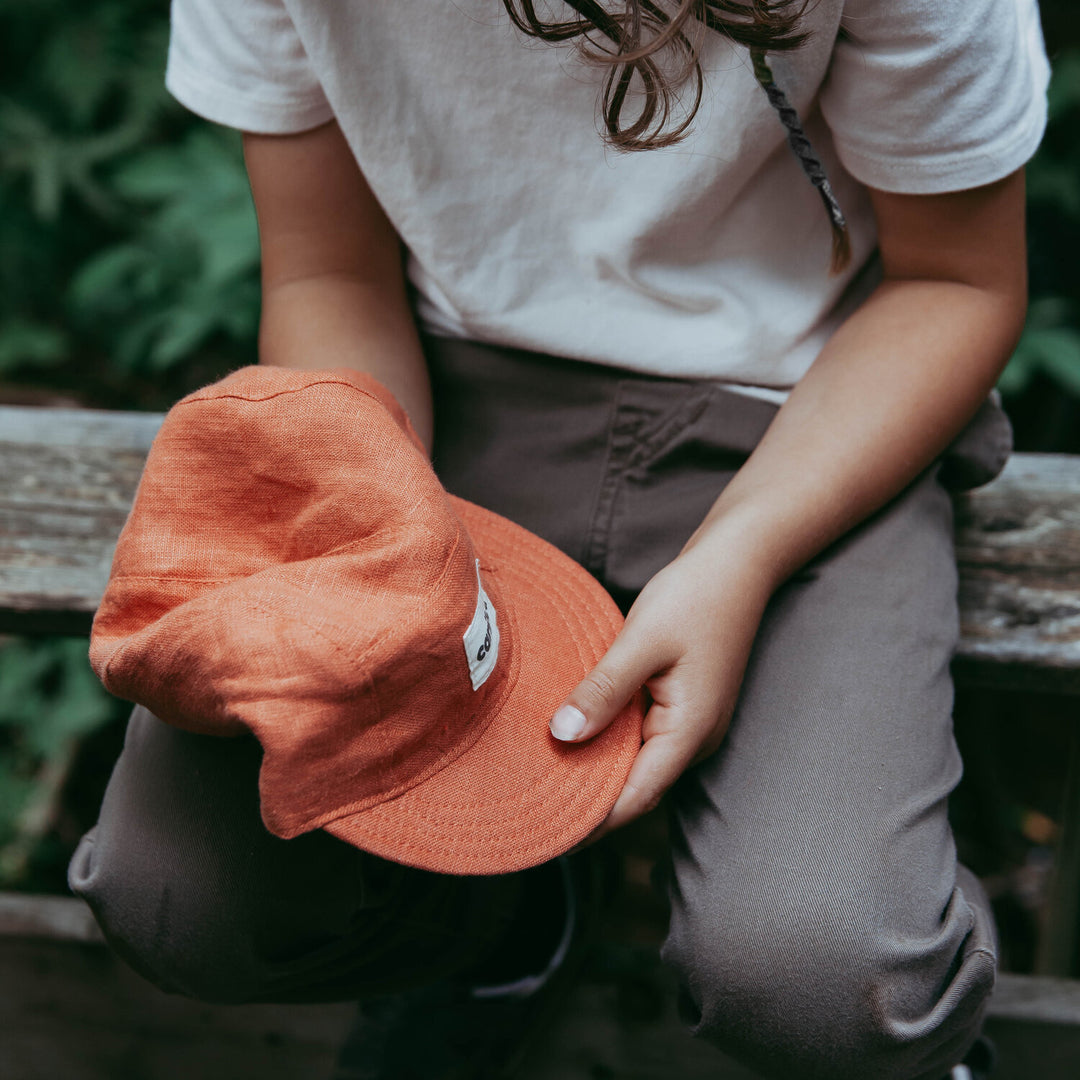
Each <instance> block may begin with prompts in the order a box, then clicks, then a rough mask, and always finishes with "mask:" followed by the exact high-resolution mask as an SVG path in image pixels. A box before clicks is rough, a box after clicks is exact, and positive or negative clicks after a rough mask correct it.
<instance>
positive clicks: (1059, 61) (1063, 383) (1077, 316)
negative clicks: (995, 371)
mask: <svg viewBox="0 0 1080 1080" xmlns="http://www.w3.org/2000/svg"><path fill="white" fill-rule="evenodd" d="M1077 132H1080V48H1073V49H1072V50H1069V51H1065V52H1063V53H1061V54H1060V55H1058V56H1056V57H1055V60H1054V74H1053V79H1052V81H1051V84H1050V123H1049V126H1048V129H1047V132H1046V137H1045V138H1044V140H1043V144H1042V146H1041V147H1040V149H1039V152H1038V154H1036V156H1035V158H1034V160H1033V161H1032V162H1031V164H1030V165H1029V166H1028V170H1027V180H1028V220H1029V228H1028V241H1029V246H1030V265H1031V305H1030V308H1029V311H1028V320H1027V325H1026V327H1025V328H1024V334H1023V337H1022V338H1021V339H1020V344H1019V345H1018V346H1017V349H1016V353H1015V354H1014V356H1013V358H1012V360H1011V362H1010V363H1009V366H1008V367H1007V368H1006V369H1005V372H1004V374H1003V375H1002V378H1001V381H1000V383H999V386H1000V388H1001V390H1002V393H1004V394H1006V395H1016V394H1019V393H1021V392H1023V391H1024V390H1025V389H1027V387H1028V386H1029V385H1030V384H1031V381H1032V380H1033V378H1034V377H1035V376H1036V375H1040V374H1041V375H1044V376H1046V377H1048V378H1049V379H1050V380H1051V381H1052V383H1053V384H1054V385H1056V386H1057V387H1058V389H1059V390H1062V391H1064V392H1065V393H1067V394H1071V395H1072V396H1073V397H1075V398H1078V399H1080V258H1078V257H1077V252H1078V251H1080V140H1078V139H1077Z"/></svg>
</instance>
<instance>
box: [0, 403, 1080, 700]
mask: <svg viewBox="0 0 1080 1080" xmlns="http://www.w3.org/2000/svg"><path fill="white" fill-rule="evenodd" d="M160 422H161V417H160V415H158V414H141V413H122V412H116V413H110V412H99V411H92V410H85V411H84V410H78V409H33V408H25V407H6V408H0V632H23V633H31V632H40V631H44V630H49V631H53V632H67V633H85V632H86V631H87V630H88V628H89V625H90V620H91V618H92V616H93V612H94V609H95V607H96V606H97V603H98V600H99V598H100V596H101V591H102V589H103V588H104V584H105V581H106V579H107V577H108V568H109V564H110V562H111V559H112V552H113V547H114V545H115V541H116V536H117V534H118V533H119V531H120V528H121V526H122V525H123V521H124V518H125V516H126V514H127V510H128V507H129V506H130V501H131V497H132V495H133V493H134V490H135V486H136V484H137V483H138V477H139V472H140V470H141V467H142V462H143V460H144V458H145V454H146V452H147V450H148V448H149V446H150V442H151V440H152V439H153V436H154V433H155V432H156V430H157V428H158V426H159V424H160ZM956 510H957V557H958V562H959V566H960V600H961V611H962V627H961V642H960V649H959V652H958V655H957V660H956V671H957V674H958V677H960V678H961V679H963V680H965V681H972V682H981V683H991V684H997V685H1015V686H1026V687H1032V688H1038V689H1043V690H1054V691H1069V692H1080V457H1073V456H1068V455H1053V454H1017V455H1015V456H1014V457H1013V459H1012V460H1011V461H1010V463H1009V465H1008V466H1007V467H1006V469H1005V472H1004V473H1003V474H1002V476H1001V477H999V478H998V479H997V480H995V481H994V482H993V483H992V484H989V485H988V486H987V487H985V488H981V489H979V490H978V491H975V492H972V493H970V494H968V495H965V496H961V497H960V498H958V499H957V503H956Z"/></svg>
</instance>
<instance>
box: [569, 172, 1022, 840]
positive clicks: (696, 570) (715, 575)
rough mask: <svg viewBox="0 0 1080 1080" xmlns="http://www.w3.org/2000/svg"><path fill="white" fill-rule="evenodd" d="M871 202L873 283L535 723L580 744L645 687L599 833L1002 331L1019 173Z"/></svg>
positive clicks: (965, 410) (961, 414) (987, 378)
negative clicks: (585, 670)
mask: <svg viewBox="0 0 1080 1080" xmlns="http://www.w3.org/2000/svg"><path fill="white" fill-rule="evenodd" d="M872 195H873V199H874V208H875V212H876V214H877V218H878V226H879V235H880V246H881V253H882V258H883V262H884V270H885V277H884V280H883V282H882V284H881V285H880V286H879V288H878V289H877V290H876V292H875V293H874V294H873V295H872V296H871V298H870V299H869V300H868V301H867V302H866V303H865V304H864V305H863V306H862V307H861V308H860V309H859V310H858V311H857V312H856V313H855V314H854V315H853V316H852V317H851V318H850V319H849V320H848V321H847V322H846V323H845V324H844V325H843V326H842V327H841V329H840V330H839V331H838V332H837V333H836V334H835V336H834V337H833V338H832V340H831V341H830V342H829V344H828V346H827V347H826V348H825V350H824V351H823V352H822V353H821V355H820V356H819V358H818V359H817V360H816V361H815V363H814V364H813V366H812V367H811V369H810V371H809V372H808V373H807V375H806V376H805V377H804V378H803V379H802V381H801V382H800V383H799V385H798V386H797V387H796V388H795V390H794V391H793V392H792V394H791V397H790V398H789V400H788V401H787V402H786V403H785V404H784V405H783V407H782V408H781V409H780V410H779V412H778V413H777V416H776V418H775V420H774V421H773V423H772V425H771V427H770V428H769V430H768V432H767V434H766V435H765V437H764V438H763V439H762V441H761V443H760V444H759V446H758V447H757V449H756V450H755V451H754V453H753V454H752V455H751V456H750V458H749V459H748V460H747V462H746V463H745V465H744V466H743V467H742V469H741V470H740V471H739V472H738V474H737V475H736V476H735V478H734V479H733V480H732V481H731V483H730V484H729V485H728V486H727V488H726V489H725V490H724V492H723V493H722V494H721V495H720V497H719V498H718V499H717V501H716V503H715V504H714V506H713V508H712V510H711V511H710V512H709V514H708V516H707V517H706V519H705V521H704V522H703V523H702V525H701V527H700V528H699V529H698V530H697V531H696V532H695V533H694V535H693V536H692V537H691V538H690V540H689V542H688V543H687V544H686V546H685V548H684V549H683V551H682V552H681V554H680V555H679V557H678V558H677V559H675V561H674V562H672V563H670V564H669V565H668V566H667V567H665V568H664V569H663V570H661V571H660V573H659V574H657V575H656V577H654V578H653V579H652V581H650V582H649V584H648V585H647V586H646V588H645V589H644V590H643V591H642V593H641V595H640V596H639V598H638V600H637V602H636V603H635V604H634V607H633V608H632V609H631V611H630V615H629V617H628V619H627V622H626V626H625V627H624V629H623V631H622V633H621V634H620V635H619V637H618V639H617V640H616V642H615V644H614V645H613V646H612V647H611V649H610V650H609V651H608V653H607V654H606V655H605V656H604V658H603V659H602V660H601V661H600V663H599V664H598V665H597V667H596V668H595V669H594V670H593V672H592V673H591V674H590V675H589V676H588V677H587V678H586V679H585V680H584V681H583V682H582V683H581V684H580V685H579V686H578V687H577V688H576V689H575V690H574V691H573V692H572V693H571V694H570V696H569V698H568V701H567V704H568V705H569V706H571V707H572V709H571V710H570V711H567V712H564V710H563V709H560V710H559V713H557V714H556V720H555V721H553V731H555V729H556V728H559V727H560V721H561V720H563V719H564V718H565V720H567V721H569V724H568V726H567V729H564V730H565V731H566V733H567V734H570V733H571V732H572V730H573V725H574V722H575V721H577V722H578V724H580V723H581V721H582V720H584V727H583V729H582V730H581V731H580V733H578V734H577V735H572V737H573V738H574V739H578V740H579V739H587V738H589V737H590V736H591V735H594V734H595V733H596V732H597V731H598V730H600V729H601V728H603V727H604V726H605V725H606V724H607V723H609V722H610V720H611V719H612V718H613V716H614V715H615V714H616V713H617V712H618V710H619V708H620V707H621V706H622V705H623V703H624V702H626V701H627V700H628V699H629V697H630V696H631V695H632V694H633V693H634V691H636V690H637V688H638V687H639V686H641V685H643V684H644V685H647V686H648V688H649V691H650V693H651V695H652V698H653V701H654V704H653V706H652V708H651V709H650V710H649V713H648V716H647V717H646V720H645V728H644V736H645V743H644V745H643V747H642V749H641V752H640V753H639V754H638V757H637V760H636V761H635V763H634V766H633V769H632V770H631V773H630V777H629V779H628V781H627V784H626V787H625V789H624V791H623V793H622V795H621V796H620V798H619V800H618V802H617V803H616V805H615V808H614V809H613V810H612V812H611V815H610V817H609V818H608V820H607V822H606V823H605V825H604V827H603V828H604V830H605V831H606V830H607V829H610V828H614V827H616V826H618V825H621V824H624V823H626V822H627V821H629V820H631V819H632V818H634V817H636V816H638V815H639V814H641V813H643V812H645V811H646V810H648V809H650V808H651V807H652V806H654V805H655V804H656V803H657V802H658V801H659V799H660V796H661V795H662V794H663V792H664V791H665V790H666V789H667V788H668V787H669V786H670V785H671V784H672V783H673V782H674V781H675V780H676V778H677V777H678V776H679V774H680V773H681V772H682V771H683V770H684V769H685V768H686V767H687V766H688V765H690V764H691V763H692V762H694V761H696V760H700V759H701V758H703V757H706V756H707V755H708V754H710V753H712V752H713V751H715V750H716V749H717V747H718V746H719V745H720V743H721V741H722V740H723V737H724V734H725V731H726V729H727V725H728V722H729V720H730V718H731V715H732V712H733V710H734V707H735V701H736V698H737V696H738V692H739V684H740V681H741V679H742V676H743V671H744V668H745V666H746V662H747V659H748V657H749V653H750V648H751V645H752V644H753V640H754V636H755V634H756V632H757V628H758V625H759V622H760V620H761V617H762V614H763V612H764V609H765V605H766V603H767V602H768V600H769V597H770V596H771V595H772V593H773V591H774V590H775V589H776V588H777V587H778V586H779V585H780V584H781V583H782V582H783V581H784V580H785V579H786V578H787V577H788V576H789V575H790V574H791V573H792V572H794V571H795V570H796V569H798V568H799V567H800V566H802V565H803V564H804V563H806V562H807V561H808V560H809V559H811V558H813V557H814V555H816V554H817V553H818V552H820V551H821V550H822V549H823V548H825V547H826V546H827V545H829V544H830V543H832V542H833V541H834V540H836V539H837V538H839V537H840V536H841V535H842V534H843V533H845V532H846V531H847V530H849V529H851V528H852V527H853V526H855V525H856V524H858V523H859V522H860V521H862V520H863V519H864V518H866V517H868V516H869V515H870V514H872V513H873V512H874V511H875V510H877V509H878V508H879V507H881V506H882V505H883V504H884V503H885V502H887V501H888V500H889V499H891V498H892V497H893V496H895V495H896V494H898V493H899V492H900V491H901V490H902V489H903V488H904V487H905V486H906V485H907V484H908V483H910V482H911V481H912V480H913V479H914V478H915V477H916V476H917V475H918V474H919V473H920V472H921V471H922V470H923V469H925V468H926V467H927V466H928V465H929V464H930V463H931V462H932V461H933V460H934V458H935V457H937V456H938V455H939V454H940V453H941V452H942V451H943V450H944V449H945V448H946V446H948V444H949V443H950V441H951V440H952V439H953V438H954V437H955V435H956V434H957V433H958V432H959V431H960V430H961V428H962V427H963V426H964V424H965V423H966V422H967V421H968V420H969V419H970V418H971V416H972V415H973V414H974V412H975V410H976V409H977V408H978V406H979V404H980V403H981V402H982V400H983V399H984V398H985V397H986V395H987V393H988V392H989V390H990V389H991V387H993V385H994V383H995V382H996V380H997V377H998V375H999V374H1000V372H1001V369H1002V368H1003V367H1004V365H1005V363H1006V361H1007V360H1008V357H1009V355H1010V353H1011V351H1012V349H1013V347H1014V345H1015V343H1016V339H1017V337H1018V336H1019V333H1020V330H1021V327H1022V325H1023V321H1024V312H1025V308H1026V294H1027V278H1026V262H1025V246H1024V183H1023V174H1022V173H1016V174H1014V175H1012V176H1010V177H1007V178H1006V179H1004V180H1001V181H999V182H998V183H995V184H991V185H989V186H987V187H983V188H977V189H975V190H972V191H964V192H957V193H953V194H946V195H934V196H911V195H892V194H886V193H883V192H872ZM573 710H577V715H575V713H574V711H573ZM585 718H587V719H585ZM778 719H779V718H778ZM560 734H561V733H560Z"/></svg>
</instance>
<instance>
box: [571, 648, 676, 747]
mask: <svg viewBox="0 0 1080 1080" xmlns="http://www.w3.org/2000/svg"><path fill="white" fill-rule="evenodd" d="M655 670H656V665H655V663H654V658H652V657H649V656H647V655H646V654H644V653H643V652H642V651H641V650H639V649H638V648H636V647H635V645H634V643H633V640H632V638H631V637H630V636H629V635H627V632H626V630H625V629H624V630H623V632H622V633H621V634H620V635H619V636H618V637H617V638H616V639H615V642H614V644H613V645H612V646H611V648H610V649H608V651H607V652H606V653H605V654H604V656H603V657H602V658H601V660H600V662H599V663H598V664H597V665H596V667H594V668H593V669H592V671H590V672H589V674H588V675H586V676H585V678H584V679H582V680H581V682H579V683H578V684H577V686H575V687H574V689H573V690H572V691H571V692H570V694H569V696H568V697H567V698H566V700H565V701H564V702H563V704H562V705H560V706H559V708H558V709H556V710H555V715H554V716H553V717H552V718H551V724H550V727H551V734H552V735H554V736H555V738H556V739H559V740H560V741H561V742H584V741H585V740H586V739H591V738H592V737H593V736H594V735H595V734H596V733H597V732H599V731H603V729H604V728H606V727H607V726H608V724H610V723H611V721H612V720H614V719H615V717H616V716H618V715H619V713H620V712H621V711H622V709H623V706H624V705H626V703H627V702H628V701H629V700H630V699H631V698H632V697H633V696H634V694H636V693H637V692H638V690H640V689H641V687H642V685H643V684H644V683H645V680H646V679H648V678H649V676H650V675H652V674H653V673H654V671H655Z"/></svg>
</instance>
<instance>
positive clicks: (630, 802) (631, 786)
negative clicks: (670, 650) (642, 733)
mask: <svg viewBox="0 0 1080 1080" xmlns="http://www.w3.org/2000/svg"><path fill="white" fill-rule="evenodd" d="M656 708H657V706H656V705H654V706H653V709H654V710H655V709H656ZM695 749H696V746H695V743H694V740H692V739H689V740H688V739H687V738H686V734H685V732H684V731H679V730H677V729H675V730H671V731H665V732H662V733H660V734H658V735H654V736H653V737H652V738H651V739H646V740H645V743H644V744H643V745H642V747H641V749H640V750H639V751H638V755H637V757H636V758H635V759H634V764H633V766H632V767H631V769H630V775H629V776H628V777H627V778H626V783H625V784H624V785H623V789H622V792H621V794H620V795H619V797H618V799H616V800H615V805H614V806H613V807H612V808H611V813H610V814H608V816H607V818H606V819H605V820H604V823H603V825H602V826H601V829H602V832H604V833H607V832H610V831H611V830H612V829H618V828H620V827H621V826H623V825H626V824H628V823H629V822H631V821H633V820H634V819H635V818H638V817H641V815H642V814H647V813H648V812H649V811H650V810H653V809H655V808H656V806H657V805H658V804H659V802H660V800H661V798H663V795H664V792H665V791H667V789H668V788H669V787H671V785H672V784H674V783H675V781H676V780H678V778H679V777H680V776H681V775H682V774H683V772H685V770H686V769H687V767H688V766H689V765H690V763H691V761H692V760H693V758H694V752H695Z"/></svg>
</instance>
